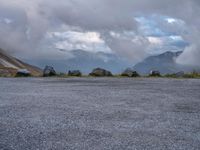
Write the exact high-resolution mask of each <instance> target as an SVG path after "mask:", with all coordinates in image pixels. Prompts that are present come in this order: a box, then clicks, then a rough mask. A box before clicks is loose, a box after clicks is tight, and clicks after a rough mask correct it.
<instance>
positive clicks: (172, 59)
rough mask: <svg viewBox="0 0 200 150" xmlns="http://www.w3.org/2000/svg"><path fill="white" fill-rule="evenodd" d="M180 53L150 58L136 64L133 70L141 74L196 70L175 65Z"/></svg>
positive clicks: (166, 53)
mask: <svg viewBox="0 0 200 150" xmlns="http://www.w3.org/2000/svg"><path fill="white" fill-rule="evenodd" d="M181 53H182V52H181V51H180V52H165V53H163V54H160V55H157V56H150V57H148V58H146V59H145V60H144V61H142V62H140V63H138V64H136V65H135V66H134V67H133V68H134V70H136V71H138V72H139V73H141V74H148V73H149V72H150V71H151V70H159V71H160V72H161V73H162V74H168V73H176V72H179V71H185V72H190V71H192V70H193V69H198V68H196V67H192V66H182V65H180V64H177V63H176V58H177V57H178V56H179V55H181Z"/></svg>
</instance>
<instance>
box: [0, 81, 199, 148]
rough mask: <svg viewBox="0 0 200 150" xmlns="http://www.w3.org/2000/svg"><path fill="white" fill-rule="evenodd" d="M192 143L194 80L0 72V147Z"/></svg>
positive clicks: (196, 99) (194, 134)
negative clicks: (25, 75) (22, 75)
mask: <svg viewBox="0 0 200 150" xmlns="http://www.w3.org/2000/svg"><path fill="white" fill-rule="evenodd" d="M37 149H38V150H50V149H52V150H62V149H66V150H103V149H105V150H111V149H112V150H129V149H130V150H132V149H136V150H137V149H138V150H140V149H142V150H154V149H157V150H161V149H162V150H165V149H166V150H168V149H169V150H171V149H173V150H199V149H200V80H195V79H194V80H182V79H179V80H178V79H143V78H139V79H128V78H68V79H61V78H13V79H9V78H0V150H37Z"/></svg>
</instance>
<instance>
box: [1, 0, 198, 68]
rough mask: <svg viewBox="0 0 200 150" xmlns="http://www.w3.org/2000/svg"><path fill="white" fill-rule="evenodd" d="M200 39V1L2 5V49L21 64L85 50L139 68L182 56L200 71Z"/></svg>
mask: <svg viewBox="0 0 200 150" xmlns="http://www.w3.org/2000/svg"><path fill="white" fill-rule="evenodd" d="M199 37H200V1H199V0H59V1H55V0H0V47H1V48H3V49H5V50H6V51H8V52H9V53H11V54H13V55H16V56H20V57H22V58H23V57H25V58H31V59H34V58H40V59H42V58H44V59H46V58H48V59H55V58H56V59H63V58H68V57H70V55H69V53H66V51H72V50H75V49H83V50H85V51H89V52H94V53H95V52H99V51H100V52H105V53H115V54H117V55H119V56H121V57H125V58H127V59H129V60H131V61H132V62H133V63H137V62H139V61H141V60H142V59H144V58H145V57H147V56H150V55H154V54H160V53H162V52H165V51H180V50H182V51H184V53H183V54H182V55H181V56H180V57H179V58H178V59H177V63H181V64H185V65H196V66H200V49H199V47H200V40H199ZM60 49H62V50H66V51H60Z"/></svg>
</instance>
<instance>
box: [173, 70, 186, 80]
mask: <svg viewBox="0 0 200 150" xmlns="http://www.w3.org/2000/svg"><path fill="white" fill-rule="evenodd" d="M184 75H185V72H184V71H180V72H177V73H175V76H176V77H177V78H182V77H184Z"/></svg>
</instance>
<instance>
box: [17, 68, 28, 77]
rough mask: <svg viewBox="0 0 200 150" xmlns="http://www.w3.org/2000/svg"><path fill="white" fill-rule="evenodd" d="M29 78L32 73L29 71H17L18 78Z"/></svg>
mask: <svg viewBox="0 0 200 150" xmlns="http://www.w3.org/2000/svg"><path fill="white" fill-rule="evenodd" d="M29 76H31V73H30V71H28V70H27V69H19V70H17V73H16V77H29Z"/></svg>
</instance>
